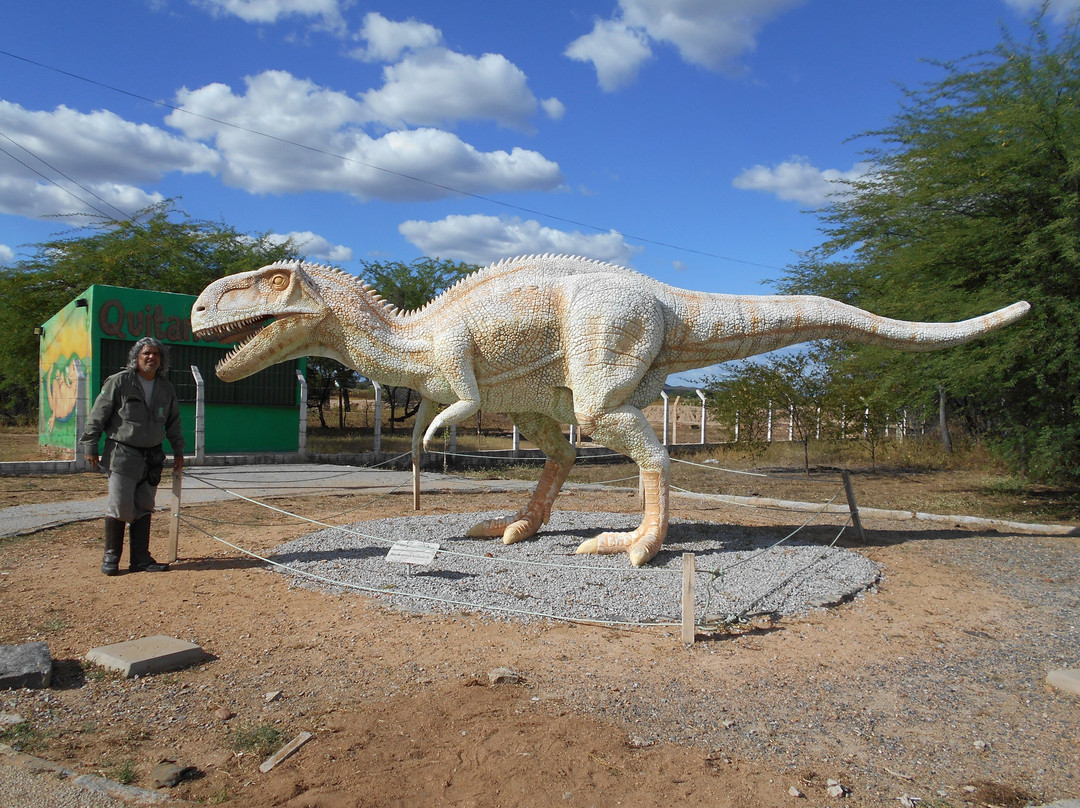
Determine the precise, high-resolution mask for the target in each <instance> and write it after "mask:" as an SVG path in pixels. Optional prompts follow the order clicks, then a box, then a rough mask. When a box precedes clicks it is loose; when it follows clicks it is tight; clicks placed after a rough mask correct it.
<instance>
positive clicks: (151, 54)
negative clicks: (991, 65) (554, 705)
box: [0, 0, 1080, 293]
mask: <svg viewBox="0 0 1080 808" xmlns="http://www.w3.org/2000/svg"><path fill="white" fill-rule="evenodd" d="M1037 5H1038V2H1037V0H948V2H942V0H905V2H884V1H883V0H574V1H573V2H570V1H569V0H543V1H542V2H538V1H534V0H519V2H513V3H495V2H490V0H488V1H487V2H479V0H456V1H455V2H452V3H451V2H446V1H445V0H438V1H437V2H436V1H435V0H397V2H393V3H391V2H385V0H384V1H383V2H377V3H371V2H363V1H362V0H356V1H355V2H351V1H350V0H112V2H109V3H87V2H72V1H71V0H36V2H34V3H9V4H8V6H7V7H6V8H5V11H4V25H3V26H2V31H0V51H3V53H0V150H2V151H0V265H4V264H11V263H13V262H15V261H17V260H18V259H19V258H22V257H26V256H27V255H28V254H30V253H31V252H32V251H33V248H32V245H33V244H34V243H37V242H40V241H43V240H45V239H48V238H50V237H52V236H54V235H56V234H58V233H60V232H64V231H67V230H68V229H70V227H71V225H72V224H77V223H78V222H80V221H85V219H84V218H82V217H80V216H78V215H73V214H81V213H85V212H87V211H88V210H90V208H94V209H97V210H98V211H101V212H104V213H106V214H107V215H110V216H120V215H121V214H123V215H125V216H127V215H130V214H131V213H133V212H134V211H136V210H138V209H139V208H142V207H144V206H146V205H148V204H151V203H154V202H156V201H159V200H162V199H165V198H176V199H177V203H176V204H177V206H178V207H179V208H180V209H182V210H184V211H185V212H187V213H188V214H189V215H191V216H192V217H194V218H198V219H209V220H217V221H223V222H226V223H228V224H229V225H232V226H234V227H236V228H237V229H239V230H241V231H243V232H250V233H263V232H270V233H274V234H280V235H283V236H284V235H292V236H293V237H295V238H296V239H297V240H298V241H299V242H302V243H303V244H304V245H305V246H304V251H305V253H306V255H307V257H309V258H311V259H313V260H317V261H321V262H329V263H333V264H336V265H338V266H342V267H343V268H345V269H349V270H354V271H355V270H356V269H358V267H359V261H360V260H405V261H410V260H412V259H413V258H416V257H419V256H422V255H433V256H441V257H444V258H453V259H457V260H464V261H470V262H476V263H487V262H490V261H493V260H498V259H500V258H504V257H510V256H514V255H518V254H528V253H538V252H558V253H575V254H581V255H586V256H589V257H594V258H598V259H603V260H608V261H612V262H615V263H620V264H624V265H629V266H632V267H634V268H636V269H638V270H640V271H642V272H645V273H647V274H649V275H652V276H654V277H656V278H659V279H661V280H663V281H666V282H669V283H673V284H676V285H679V286H684V287H687V288H693V289H702V290H708V291H717V292H733V293H769V292H771V291H772V287H770V286H769V285H768V284H767V283H766V282H765V281H766V279H768V278H775V277H777V276H779V275H780V274H781V272H782V270H783V268H784V267H785V266H786V265H788V264H790V263H792V262H794V261H795V260H796V259H797V255H798V253H799V252H800V251H804V250H807V249H809V248H812V247H814V246H815V245H816V244H818V243H819V241H820V232H819V222H818V220H817V218H816V216H815V215H814V214H813V212H812V210H813V209H814V208H817V207H819V206H820V205H821V204H822V203H823V202H824V201H825V199H826V195H827V194H828V193H829V192H830V190H833V188H831V187H830V184H829V180H830V179H834V178H837V177H843V176H850V175H852V174H855V173H858V172H860V171H863V170H865V164H864V163H863V162H862V160H863V154H862V152H863V151H864V150H865V149H866V148H867V147H868V146H870V145H872V141H869V140H866V139H863V140H859V139H856V140H852V139H851V138H852V136H854V135H857V134H859V133H862V132H866V131H869V130H873V129H875V128H877V127H880V126H883V125H885V124H886V123H887V122H888V121H889V119H890V118H891V117H892V116H893V115H894V114H895V113H896V112H897V111H898V108H899V107H898V105H899V101H900V98H901V92H900V89H899V86H901V85H903V86H909V87H914V86H918V85H920V84H922V83H924V82H926V81H932V80H936V79H937V78H939V77H941V75H942V73H941V71H940V68H937V67H934V66H933V65H931V64H928V63H927V62H926V60H937V61H945V60H950V59H957V58H959V57H962V56H965V55H969V54H972V53H974V52H977V51H979V50H983V49H988V48H991V47H993V46H994V45H995V44H996V43H997V42H998V41H1000V39H1001V33H1002V30H1003V27H1004V28H1007V29H1009V30H1011V31H1012V32H1014V34H1016V35H1017V36H1018V37H1024V36H1026V33H1025V31H1026V24H1027V20H1029V19H1030V17H1031V15H1032V13H1033V12H1034V10H1035V7H1036V6H1037ZM1078 5H1080V0H1068V1H1067V2H1066V1H1065V0H1061V1H1060V2H1056V3H1054V4H1053V5H1052V14H1056V15H1058V16H1059V17H1062V16H1064V15H1067V14H1068V13H1070V12H1072V11H1075V9H1076V7H1077V6H1078ZM153 101H157V102H160V103H157V104H156V103H153Z"/></svg>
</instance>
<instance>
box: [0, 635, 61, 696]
mask: <svg viewBox="0 0 1080 808" xmlns="http://www.w3.org/2000/svg"><path fill="white" fill-rule="evenodd" d="M51 682H52V657H51V656H50V655H49V644H48V643H44V642H28V643H23V644H22V645H0V690H18V689H19V688H23V687H30V688H34V689H40V688H45V687H48V686H49V684H50V683H51Z"/></svg>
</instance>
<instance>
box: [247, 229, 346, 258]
mask: <svg viewBox="0 0 1080 808" xmlns="http://www.w3.org/2000/svg"><path fill="white" fill-rule="evenodd" d="M267 238H268V239H269V240H270V241H271V242H273V243H275V244H282V243H284V242H286V241H289V240H290V239H291V240H292V242H293V244H295V245H296V247H297V249H298V250H299V252H300V253H302V254H303V255H305V256H306V257H308V258H314V259H317V260H319V261H327V262H329V263H331V264H343V263H345V262H346V261H351V260H352V258H353V251H352V248H351V247H346V246H345V245H343V244H334V243H332V242H331V241H330V240H329V239H327V238H325V237H323V236H320V235H317V234H315V233H313V232H311V231H310V230H303V231H299V230H294V231H293V232H291V233H271V234H269V235H268V236H267Z"/></svg>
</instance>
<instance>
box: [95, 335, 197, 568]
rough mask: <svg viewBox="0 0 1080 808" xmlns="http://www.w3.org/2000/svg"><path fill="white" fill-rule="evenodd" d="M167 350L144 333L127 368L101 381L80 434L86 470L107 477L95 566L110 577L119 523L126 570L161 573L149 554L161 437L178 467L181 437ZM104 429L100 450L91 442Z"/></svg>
mask: <svg viewBox="0 0 1080 808" xmlns="http://www.w3.org/2000/svg"><path fill="white" fill-rule="evenodd" d="M168 369H169V349H168V347H166V346H165V345H163V344H162V343H161V342H159V341H158V340H156V339H154V338H153V337H143V338H142V339H140V340H139V341H138V342H136V343H135V345H134V346H133V347H132V349H131V351H129V352H128V364H127V368H126V369H124V370H122V371H120V372H119V373H115V374H113V375H112V376H110V377H109V378H108V379H106V380H105V384H103V385H102V387H101V393H99V394H98V397H97V400H96V401H94V407H93V409H92V410H91V411H90V418H89V419H88V421H87V424H86V429H85V431H84V432H83V434H82V436H81V437H80V439H79V443H81V444H82V445H83V447H84V450H83V451H84V454H85V455H86V460H87V462H89V463H90V466H91V467H92V468H94V469H95V470H96V469H99V468H101V466H102V465H104V467H105V470H106V471H107V472H108V475H109V503H108V506H107V508H106V510H105V557H104V559H103V560H102V562H101V571H102V572H103V573H105V574H106V575H116V574H117V573H118V572H119V571H120V554H121V553H122V551H123V549H124V523H125V522H126V523H128V524H130V525H131V528H130V530H129V536H130V550H129V566H128V569H129V571H131V572H164V571H165V570H167V569H168V568H169V565H168V564H159V563H158V562H156V561H155V560H154V558H153V556H151V555H150V515H151V514H152V513H153V512H154V500H155V497H156V495H157V485H158V483H159V482H160V481H161V469H162V467H163V466H164V465H165V452H164V450H163V449H162V448H161V444H162V440H163V439H164V438H168V439H169V443H170V444H171V445H172V450H173V472H174V473H176V474H179V473H180V472H181V471H182V470H183V468H184V435H183V432H182V431H181V427H180V405H179V403H178V402H177V400H176V391H175V390H173V386H172V384H171V383H170V382H169V380H168V379H166V378H165V371H167V370H168ZM102 433H104V434H105V451H104V453H103V455H102V457H101V458H100V460H99V458H98V442H99V440H100V438H101V435H102Z"/></svg>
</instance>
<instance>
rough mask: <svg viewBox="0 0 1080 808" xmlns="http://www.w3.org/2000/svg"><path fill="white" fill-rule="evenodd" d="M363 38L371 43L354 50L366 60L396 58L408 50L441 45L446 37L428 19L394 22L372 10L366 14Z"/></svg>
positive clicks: (361, 36) (389, 59)
mask: <svg viewBox="0 0 1080 808" xmlns="http://www.w3.org/2000/svg"><path fill="white" fill-rule="evenodd" d="M359 38H360V39H363V40H366V41H367V45H366V46H365V47H362V48H357V49H356V50H355V51H353V53H352V55H353V56H354V57H355V58H357V59H361V60H363V61H365V62H393V61H396V60H397V59H399V58H400V57H401V54H402V53H404V52H405V51H415V50H421V49H423V48H431V47H434V46H436V45H438V44H439V43H440V42H441V41H442V33H441V32H440V31H439V29H437V28H435V27H434V26H432V25H428V24H427V23H423V22H417V21H416V20H408V21H406V22H394V21H392V20H388V19H386V17H384V16H383V15H382V14H379V13H378V12H377V11H372V12H371V13H369V14H366V15H365V16H364V25H363V27H362V28H361V29H360V34H359Z"/></svg>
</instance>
